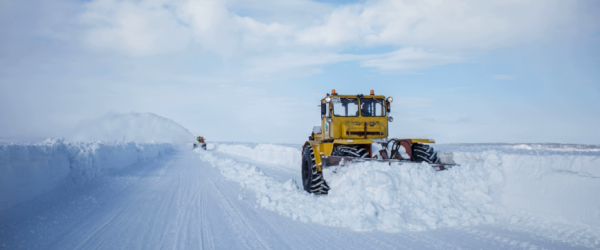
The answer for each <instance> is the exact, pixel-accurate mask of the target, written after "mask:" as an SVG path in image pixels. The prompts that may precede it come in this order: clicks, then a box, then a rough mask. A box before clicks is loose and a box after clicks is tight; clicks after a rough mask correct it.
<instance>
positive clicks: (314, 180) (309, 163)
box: [302, 146, 329, 195]
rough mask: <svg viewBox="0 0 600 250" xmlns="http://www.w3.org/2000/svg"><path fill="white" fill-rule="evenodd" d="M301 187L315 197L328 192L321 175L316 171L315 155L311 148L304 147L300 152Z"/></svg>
mask: <svg viewBox="0 0 600 250" xmlns="http://www.w3.org/2000/svg"><path fill="white" fill-rule="evenodd" d="M302 185H303V186H304V190H305V191H306V192H309V193H313V194H316V195H319V194H327V193H328V191H329V186H328V185H327V182H325V178H323V173H322V172H319V171H317V165H316V164H315V153H314V151H313V149H312V147H311V146H306V147H304V151H303V152H302Z"/></svg>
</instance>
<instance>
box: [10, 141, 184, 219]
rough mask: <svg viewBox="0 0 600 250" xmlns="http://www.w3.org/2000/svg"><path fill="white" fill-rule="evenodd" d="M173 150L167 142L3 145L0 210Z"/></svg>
mask: <svg viewBox="0 0 600 250" xmlns="http://www.w3.org/2000/svg"><path fill="white" fill-rule="evenodd" d="M171 150H172V147H171V144H168V143H133V142H127V143H125V142H78V143H67V142H64V141H62V140H56V139H53V140H52V139H48V140H46V141H44V142H43V143H23V144H4V145H0V211H1V210H4V209H6V208H9V207H12V206H14V205H16V204H18V203H20V202H23V201H26V200H29V199H31V198H34V197H36V196H38V195H40V194H43V193H46V192H48V191H50V190H52V189H53V188H56V187H57V186H59V185H60V184H61V183H62V182H63V181H67V180H71V181H74V182H81V181H85V180H87V179H90V178H94V177H95V176H97V175H98V174H99V173H100V172H102V171H103V170H104V169H108V168H122V167H125V166H128V165H131V164H134V163H136V162H139V161H143V160H147V159H153V158H156V157H158V156H160V155H163V154H166V153H168V152H170V151H171Z"/></svg>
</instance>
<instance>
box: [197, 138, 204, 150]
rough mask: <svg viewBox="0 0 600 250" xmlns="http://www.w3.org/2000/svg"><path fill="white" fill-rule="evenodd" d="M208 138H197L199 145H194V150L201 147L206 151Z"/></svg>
mask: <svg viewBox="0 0 600 250" xmlns="http://www.w3.org/2000/svg"><path fill="white" fill-rule="evenodd" d="M205 140H206V137H205V136H196V141H198V143H194V148H196V147H197V146H198V145H200V146H201V147H202V149H204V150H206V142H205Z"/></svg>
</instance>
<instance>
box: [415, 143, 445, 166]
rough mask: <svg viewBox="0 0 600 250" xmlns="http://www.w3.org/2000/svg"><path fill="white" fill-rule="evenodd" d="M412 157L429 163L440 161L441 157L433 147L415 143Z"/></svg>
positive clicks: (417, 160)
mask: <svg viewBox="0 0 600 250" xmlns="http://www.w3.org/2000/svg"><path fill="white" fill-rule="evenodd" d="M412 158H413V161H416V162H427V163H429V164H432V163H439V162H440V159H439V158H438V157H437V153H436V152H435V151H434V150H433V148H432V147H430V146H429V145H425V144H420V143H415V144H413V145H412Z"/></svg>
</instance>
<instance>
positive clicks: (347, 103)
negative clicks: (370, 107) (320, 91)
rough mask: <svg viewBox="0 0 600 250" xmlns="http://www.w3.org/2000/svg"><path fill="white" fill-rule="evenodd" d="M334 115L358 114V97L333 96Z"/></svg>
mask: <svg viewBox="0 0 600 250" xmlns="http://www.w3.org/2000/svg"><path fill="white" fill-rule="evenodd" d="M331 102H332V103H333V115H335V116H358V99H356V98H347V97H344V98H341V97H332V98H331Z"/></svg>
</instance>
